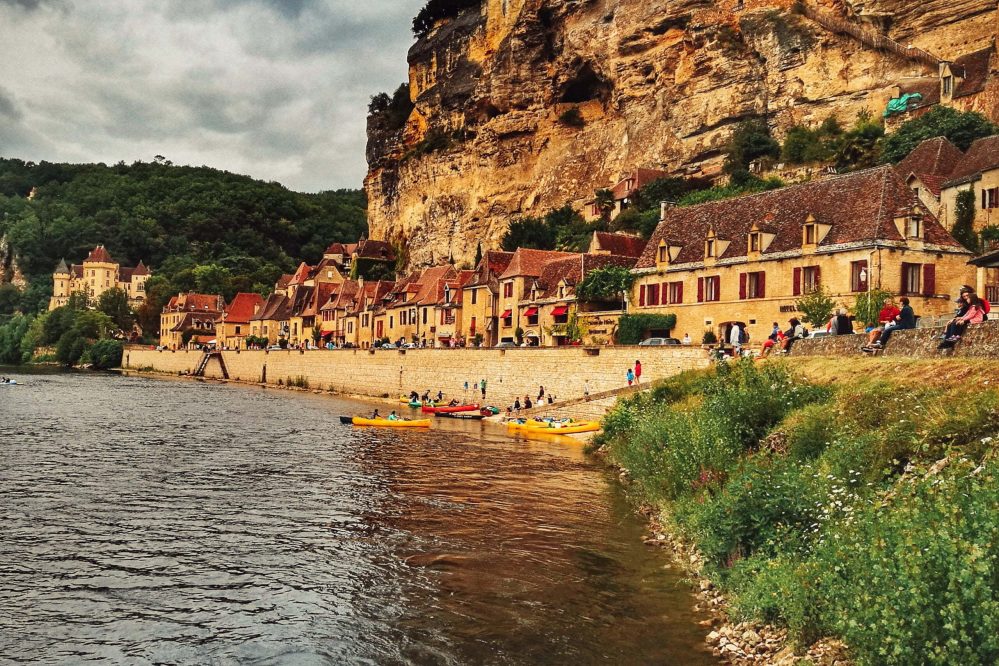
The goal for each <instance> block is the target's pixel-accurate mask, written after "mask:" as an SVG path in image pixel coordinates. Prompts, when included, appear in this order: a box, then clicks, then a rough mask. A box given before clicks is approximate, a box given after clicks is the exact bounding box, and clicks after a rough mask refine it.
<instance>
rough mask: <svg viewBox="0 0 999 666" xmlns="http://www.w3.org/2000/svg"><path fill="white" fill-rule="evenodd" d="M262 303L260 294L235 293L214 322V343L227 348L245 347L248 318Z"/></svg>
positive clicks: (248, 330)
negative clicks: (215, 341)
mask: <svg viewBox="0 0 999 666" xmlns="http://www.w3.org/2000/svg"><path fill="white" fill-rule="evenodd" d="M263 303H264V299H263V297H262V296H261V295H260V294H250V293H243V292H240V293H238V294H236V295H235V296H234V297H233V299H232V301H230V302H229V303H228V304H227V305H226V306H225V310H224V311H223V312H222V314H221V315H220V316H219V318H218V321H216V322H215V339H216V340H217V343H216V344H217V345H218V346H219V347H226V348H228V349H246V338H247V336H249V335H250V320H251V319H252V318H253V316H254V315H255V314H256V313H257V311H258V310H259V309H260V307H261V306H262V305H263Z"/></svg>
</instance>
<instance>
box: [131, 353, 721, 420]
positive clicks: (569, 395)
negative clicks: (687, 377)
mask: <svg viewBox="0 0 999 666" xmlns="http://www.w3.org/2000/svg"><path fill="white" fill-rule="evenodd" d="M203 358H204V354H202V353H201V352H199V351H176V352H174V351H157V350H154V349H149V348H145V347H135V346H133V347H129V348H127V349H126V350H125V355H124V358H123V359H122V367H123V368H125V369H128V370H146V371H154V372H163V373H169V374H172V375H184V374H193V373H194V372H195V370H196V369H197V368H198V366H199V364H200V362H201V361H202V359H203ZM636 360H641V362H642V368H643V374H642V380H643V382H645V383H648V384H651V383H653V382H655V381H657V380H660V379H665V378H667V377H671V376H673V375H676V374H678V373H680V372H683V371H685V370H690V369H695V368H703V367H707V366H708V365H709V364H710V360H709V358H708V353H707V352H706V351H705V350H703V349H701V348H699V347H679V348H677V347H673V348H656V347H623V346H618V347H600V348H584V347H563V348H540V349H409V350H386V351H381V350H365V349H344V350H332V351H327V350H314V351H299V350H282V351H270V352H268V351H224V352H222V353H221V355H220V356H219V357H215V358H212V359H210V361H209V363H208V365H207V367H206V368H205V376H206V377H208V378H216V379H219V378H223V372H222V365H221V363H224V364H225V369H226V371H227V373H228V379H229V380H231V381H240V382H247V383H254V384H267V385H279V384H280V385H288V384H289V383H290V384H293V385H297V386H302V387H308V388H311V389H322V390H325V391H333V392H336V393H344V394H351V395H362V396H370V397H377V398H385V397H388V398H394V397H396V396H399V395H404V394H408V393H409V392H410V391H413V390H415V391H419V392H420V393H423V392H424V391H427V390H429V391H431V392H432V393H436V392H437V391H443V392H444V394H445V395H447V396H448V397H457V398H458V399H465V398H467V399H468V400H469V401H472V400H476V401H478V400H479V398H480V396H479V393H478V392H477V391H475V390H474V388H473V385H474V384H475V383H476V382H478V381H480V380H482V379H485V380H486V388H487V391H486V400H485V402H486V403H488V404H493V405H497V406H501V407H506V406H507V405H509V404H512V403H513V401H514V399H515V398H518V397H519V398H520V399H521V401H523V399H524V396H525V395H529V396H530V397H531V399H532V400H534V399H535V398H536V397H537V395H538V387H539V386H544V387H545V391H546V393H550V394H552V395H554V396H556V398H557V400H558V403H556V404H560V403H565V402H567V401H573V400H578V399H581V398H584V387H588V388H589V391H590V394H591V395H592V396H593V397H594V398H595V399H596V397H597V396H598V395H599V394H603V393H606V392H613V391H616V390H618V389H621V388H624V387H626V386H627V382H626V380H625V373H626V372H627V370H628V368H630V367H634V364H635V361H636ZM465 382H468V384H469V389H468V391H467V393H466V392H465V388H464V387H465ZM615 399H616V393H615V394H613V395H612V396H610V397H608V398H606V400H608V401H609V403H608V404H612V403H613V401H614V400H615ZM593 402H594V404H596V402H597V401H596V400H594V401H593ZM602 415H603V411H601V412H600V414H599V415H596V414H594V416H602ZM581 416H590V415H589V413H586V414H581Z"/></svg>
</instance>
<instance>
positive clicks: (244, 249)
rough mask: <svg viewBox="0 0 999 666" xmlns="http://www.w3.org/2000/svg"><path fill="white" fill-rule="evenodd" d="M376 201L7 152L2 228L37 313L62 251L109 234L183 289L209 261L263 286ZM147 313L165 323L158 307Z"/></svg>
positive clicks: (346, 237)
mask: <svg viewBox="0 0 999 666" xmlns="http://www.w3.org/2000/svg"><path fill="white" fill-rule="evenodd" d="M32 188H37V189H36V193H35V197H34V198H33V199H32V200H31V201H28V200H27V199H26V196H27V194H28V192H29V191H30V190H31V189H32ZM366 207H367V203H366V200H365V196H364V193H363V192H360V191H349V190H340V191H335V192H321V193H319V194H299V193H295V192H291V191H289V190H287V189H285V188H284V187H282V186H280V185H279V184H277V183H264V182H262V181H257V180H253V179H251V178H248V177H246V176H239V175H236V174H232V173H228V172H224V171H218V170H215V169H209V168H207V167H197V168H196V167H178V166H169V165H167V164H166V163H165V162H164V163H143V162H136V163H135V164H132V165H131V166H128V165H125V164H117V165H114V166H105V165H102V164H85V165H70V164H52V163H47V162H42V163H39V164H32V163H27V162H24V161H21V160H15V159H0V235H2V234H4V233H5V234H6V235H7V238H8V239H9V241H10V242H11V244H12V246H13V248H14V250H15V251H16V253H17V255H18V257H19V260H20V262H21V266H22V268H23V269H24V270H25V272H26V273H27V276H28V278H29V282H30V287H29V289H28V291H27V292H26V293H25V294H24V296H23V301H22V303H23V306H24V309H25V311H28V312H34V311H39V310H42V309H44V308H45V306H46V304H47V301H48V297H49V296H51V293H52V292H51V274H52V269H53V268H54V267H55V265H56V264H57V263H58V262H59V260H60V259H62V258H66V259H67V261H77V262H79V261H80V260H81V259H82V258H83V257H85V256H86V254H87V252H88V251H89V250H91V249H93V247H94V246H95V245H97V244H100V243H103V244H105V245H106V246H107V247H108V250H109V251H110V252H111V254H112V255H113V256H114V257H115V258H116V259H117V260H119V261H122V262H123V263H124V264H126V265H128V264H131V265H134V264H135V263H136V262H138V261H139V260H140V259H141V260H142V261H144V262H145V264H146V265H147V266H151V267H152V270H153V272H154V276H159V277H162V278H165V279H166V280H167V281H168V282H169V283H170V285H171V290H173V291H174V292H175V291H178V290H181V289H184V290H187V289H194V288H195V284H196V280H195V275H194V271H195V269H196V268H197V267H199V266H203V265H204V266H210V265H218V266H221V267H223V268H225V269H227V270H229V271H230V272H231V273H232V282H231V285H230V291H232V290H241V291H259V289H263V288H266V287H267V286H270V285H273V283H274V282H275V281H276V280H277V278H278V277H279V276H280V275H281V273H285V272H290V271H291V270H292V269H293V268H294V266H295V263H296V262H297V260H304V261H307V262H309V263H314V262H316V261H318V260H319V259H320V258H321V256H322V252H323V250H324V249H325V248H326V247H327V246H328V245H329V243H331V242H333V241H353V240H356V239H357V238H358V237H359V236H360V235H362V234H363V233H364V232H365V231H366V213H365V209H366ZM293 257H294V258H295V260H293V259H292V258H293ZM258 287H259V289H258ZM140 319H141V320H143V321H144V322H145V324H146V326H144V327H143V328H144V330H147V331H149V330H154V329H151V328H149V327H148V325H149V324H150V323H151V320H152V317H151V316H149V313H146V315H145V316H144V315H143V314H142V313H140ZM157 327H158V326H157Z"/></svg>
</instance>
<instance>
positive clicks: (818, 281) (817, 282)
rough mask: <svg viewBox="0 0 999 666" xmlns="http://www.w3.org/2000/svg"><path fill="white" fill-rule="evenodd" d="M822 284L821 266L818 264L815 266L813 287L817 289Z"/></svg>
mask: <svg viewBox="0 0 999 666" xmlns="http://www.w3.org/2000/svg"><path fill="white" fill-rule="evenodd" d="M821 286H822V268H821V267H819V266H816V267H815V288H816V289H818V288H819V287H821Z"/></svg>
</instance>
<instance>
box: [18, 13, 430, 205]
mask: <svg viewBox="0 0 999 666" xmlns="http://www.w3.org/2000/svg"><path fill="white" fill-rule="evenodd" d="M424 1H425V0H0V63H3V64H2V65H0V156H4V157H20V158H22V159H26V160H34V161H40V160H49V161H69V162H106V163H109V164H110V163H114V162H118V161H119V160H124V161H125V162H128V163H131V162H133V161H136V160H142V161H150V160H152V158H153V157H154V156H155V155H164V156H166V157H167V159H170V160H172V161H173V162H174V163H175V164H194V165H201V164H205V165H208V166H212V167H217V168H221V169H228V170H230V171H235V172H239V173H246V174H249V175H251V176H254V177H256V178H261V179H264V180H276V181H279V182H281V183H283V184H285V185H287V186H288V187H291V188H292V189H297V190H302V191H319V190H325V189H334V188H340V187H360V186H361V181H362V179H363V177H364V173H365V169H366V167H365V162H364V143H365V136H364V124H365V114H366V112H367V103H368V99H369V98H370V97H371V95H373V94H375V93H377V92H380V91H383V90H384V91H391V90H394V89H395V88H396V86H398V85H399V84H400V83H402V82H403V81H405V80H406V51H407V49H408V48H409V46H410V45H411V44H412V34H411V33H410V25H411V23H412V17H413V16H415V15H416V12H417V11H419V8H420V7H421V6H422V5H423V4H424Z"/></svg>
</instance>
